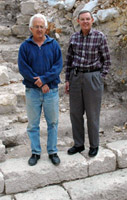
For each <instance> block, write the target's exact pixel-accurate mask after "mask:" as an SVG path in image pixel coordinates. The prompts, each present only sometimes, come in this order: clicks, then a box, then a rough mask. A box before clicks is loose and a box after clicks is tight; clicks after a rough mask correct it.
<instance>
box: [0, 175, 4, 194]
mask: <svg viewBox="0 0 127 200" xmlns="http://www.w3.org/2000/svg"><path fill="white" fill-rule="evenodd" d="M3 191H4V176H3V174H2V173H1V172H0V193H3Z"/></svg>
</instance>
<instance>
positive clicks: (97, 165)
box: [0, 147, 117, 194]
mask: <svg viewBox="0 0 127 200" xmlns="http://www.w3.org/2000/svg"><path fill="white" fill-rule="evenodd" d="M86 153H88V151H87V150H86V151H84V152H83V153H82V154H79V153H77V154H75V155H73V156H69V155H67V153H66V152H65V151H61V152H59V156H60V159H61V164H60V165H59V166H58V167H56V166H54V165H52V163H51V162H50V160H49V158H48V156H47V154H42V156H41V159H40V160H39V162H38V164H37V165H36V166H32V167H31V166H29V165H28V157H24V158H17V159H8V160H6V161H5V162H2V163H0V172H1V183H2V184H1V189H0V191H1V193H5V194H13V193H19V192H24V191H28V190H31V189H37V188H39V187H44V186H47V185H51V184H60V183H62V182H63V181H71V180H76V179H82V178H86V177H88V176H93V175H96V174H101V173H105V172H111V171H115V170H116V163H117V161H116V156H115V154H114V153H113V152H112V151H111V150H108V149H104V148H101V147H100V151H99V153H98V155H97V156H96V157H95V158H93V159H90V158H88V157H87V155H86ZM4 188H5V191H4Z"/></svg>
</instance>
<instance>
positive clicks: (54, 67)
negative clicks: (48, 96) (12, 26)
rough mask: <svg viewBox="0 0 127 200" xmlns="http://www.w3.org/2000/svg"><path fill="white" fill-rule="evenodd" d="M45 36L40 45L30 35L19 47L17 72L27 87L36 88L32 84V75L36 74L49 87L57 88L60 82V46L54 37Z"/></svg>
mask: <svg viewBox="0 0 127 200" xmlns="http://www.w3.org/2000/svg"><path fill="white" fill-rule="evenodd" d="M45 36H46V40H45V42H44V43H43V44H42V46H41V47H39V46H38V45H37V44H36V43H35V42H34V41H33V39H32V38H33V37H32V36H30V37H29V38H28V39H27V40H25V41H24V42H23V43H22V44H21V46H20V48H19V54H18V66H19V72H20V73H21V75H22V76H23V78H24V80H23V84H24V85H26V87H28V88H37V86H36V85H35V84H34V82H35V81H36V80H35V79H34V77H37V76H39V77H40V79H41V81H42V82H43V84H48V86H49V88H50V89H53V88H57V87H58V83H60V77H59V74H60V72H61V70H62V66H63V63H62V54H61V50H60V46H59V44H58V42H57V41H56V40H55V39H53V38H51V37H49V36H48V35H45Z"/></svg>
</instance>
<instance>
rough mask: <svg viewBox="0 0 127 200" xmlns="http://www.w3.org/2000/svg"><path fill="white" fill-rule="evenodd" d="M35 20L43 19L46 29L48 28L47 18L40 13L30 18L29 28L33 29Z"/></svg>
mask: <svg viewBox="0 0 127 200" xmlns="http://www.w3.org/2000/svg"><path fill="white" fill-rule="evenodd" d="M35 18H40V19H43V20H44V22H45V27H46V28H47V27H48V22H47V19H46V17H45V16H44V15H42V14H40V13H38V14H35V15H33V16H32V17H31V18H30V22H29V28H31V27H32V26H33V20H34V19H35Z"/></svg>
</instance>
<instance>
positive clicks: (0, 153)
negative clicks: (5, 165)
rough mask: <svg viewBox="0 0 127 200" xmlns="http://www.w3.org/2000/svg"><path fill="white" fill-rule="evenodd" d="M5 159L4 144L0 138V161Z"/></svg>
mask: <svg viewBox="0 0 127 200" xmlns="http://www.w3.org/2000/svg"><path fill="white" fill-rule="evenodd" d="M3 161H5V146H4V145H3V144H2V141H1V140H0V162H3Z"/></svg>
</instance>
